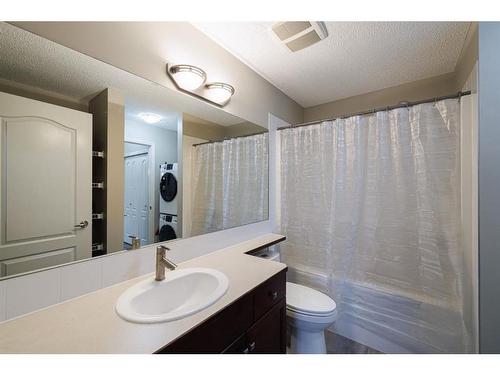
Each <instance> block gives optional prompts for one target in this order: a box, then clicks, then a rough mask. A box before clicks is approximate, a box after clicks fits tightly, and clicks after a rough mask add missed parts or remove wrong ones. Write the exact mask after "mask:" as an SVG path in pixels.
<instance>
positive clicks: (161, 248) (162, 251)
mask: <svg viewBox="0 0 500 375" xmlns="http://www.w3.org/2000/svg"><path fill="white" fill-rule="evenodd" d="M167 251H170V248H168V247H166V246H165V245H159V246H158V247H157V248H156V253H157V254H162V255H165V253H166V252H167Z"/></svg>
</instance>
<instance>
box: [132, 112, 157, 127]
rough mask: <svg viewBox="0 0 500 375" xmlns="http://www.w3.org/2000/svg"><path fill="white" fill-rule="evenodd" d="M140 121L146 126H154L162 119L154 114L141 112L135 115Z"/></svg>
mask: <svg viewBox="0 0 500 375" xmlns="http://www.w3.org/2000/svg"><path fill="white" fill-rule="evenodd" d="M137 116H138V117H139V118H140V119H141V120H142V121H144V122H145V123H148V124H156V123H158V122H160V121H161V120H162V118H163V117H161V116H160V115H157V114H156V113H146V112H142V113H139V114H138V115H137Z"/></svg>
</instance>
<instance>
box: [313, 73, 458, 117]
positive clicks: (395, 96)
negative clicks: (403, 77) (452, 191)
mask: <svg viewBox="0 0 500 375" xmlns="http://www.w3.org/2000/svg"><path fill="white" fill-rule="evenodd" d="M455 87H456V80H455V74H454V73H449V74H444V75H441V76H437V77H433V78H427V79H423V80H420V81H415V82H410V83H405V84H402V85H399V86H395V87H389V88H386V89H382V90H377V91H373V92H369V93H367V94H362V95H357V96H352V97H350V98H345V99H340V100H336V101H333V102H329V103H325V104H320V105H317V106H314V107H309V108H305V109H304V121H306V122H307V121H315V120H321V119H325V118H334V117H338V116H345V115H349V114H351V113H356V112H361V111H366V110H370V109H372V108H379V107H387V106H390V105H395V104H398V103H399V102H401V101H416V100H422V99H428V98H432V97H435V96H442V95H449V94H451V93H454V92H457V91H458V90H456V88H455Z"/></svg>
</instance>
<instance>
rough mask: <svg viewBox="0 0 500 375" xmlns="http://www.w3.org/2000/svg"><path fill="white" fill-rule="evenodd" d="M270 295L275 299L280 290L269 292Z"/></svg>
mask: <svg viewBox="0 0 500 375" xmlns="http://www.w3.org/2000/svg"><path fill="white" fill-rule="evenodd" d="M269 295H270V296H271V298H272V299H273V301H274V300H275V299H276V298H278V292H269Z"/></svg>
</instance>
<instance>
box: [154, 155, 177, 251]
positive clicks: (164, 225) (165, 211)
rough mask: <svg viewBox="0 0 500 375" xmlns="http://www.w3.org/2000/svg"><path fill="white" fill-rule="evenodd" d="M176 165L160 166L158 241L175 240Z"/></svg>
mask: <svg viewBox="0 0 500 375" xmlns="http://www.w3.org/2000/svg"><path fill="white" fill-rule="evenodd" d="M177 177H178V164H177V163H165V164H162V165H160V220H159V240H160V242H162V241H168V240H173V239H175V238H177V237H178V236H179V235H180V233H179V229H178V228H177V215H178V198H177V195H178V194H177Z"/></svg>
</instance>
